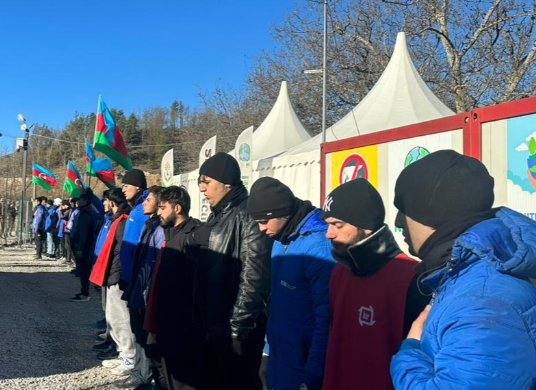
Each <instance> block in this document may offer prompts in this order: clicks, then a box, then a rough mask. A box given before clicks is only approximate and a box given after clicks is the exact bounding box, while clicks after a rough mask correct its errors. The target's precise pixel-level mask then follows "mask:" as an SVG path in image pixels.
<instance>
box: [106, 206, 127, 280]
mask: <svg viewBox="0 0 536 390" xmlns="http://www.w3.org/2000/svg"><path fill="white" fill-rule="evenodd" d="M129 211H130V209H129V207H128V206H127V205H126V204H125V206H124V207H119V209H118V210H117V212H116V213H115V214H114V215H112V216H111V217H110V224H112V223H113V222H114V221H115V220H116V219H117V218H119V216H120V215H122V214H128V212H129ZM125 226H126V220H122V221H120V222H119V224H118V225H117V230H116V231H115V237H114V242H113V244H112V248H111V251H110V256H111V258H110V260H109V261H108V268H107V270H106V274H105V277H104V286H113V285H114V284H117V283H119V280H120V279H121V265H122V263H121V257H120V253H121V247H122V244H123V237H124V233H125ZM107 239H109V238H108V237H107Z"/></svg>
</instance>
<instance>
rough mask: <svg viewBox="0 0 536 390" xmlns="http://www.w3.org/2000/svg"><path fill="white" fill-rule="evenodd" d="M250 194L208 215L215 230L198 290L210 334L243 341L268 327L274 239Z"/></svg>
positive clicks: (201, 259) (201, 267)
mask: <svg viewBox="0 0 536 390" xmlns="http://www.w3.org/2000/svg"><path fill="white" fill-rule="evenodd" d="M247 198H248V195H247V191H246V190H245V189H244V190H243V191H241V192H239V193H238V194H237V195H236V196H234V197H233V198H232V199H231V200H230V202H228V203H227V204H225V205H224V206H223V207H218V208H217V211H215V210H213V213H212V214H211V215H210V216H209V218H208V220H207V225H211V231H210V237H209V240H208V248H205V251H206V253H204V254H201V255H200V256H199V257H198V271H197V277H198V279H197V280H198V282H197V283H196V284H197V285H196V292H195V293H196V301H197V302H200V304H199V307H200V310H201V311H202V312H201V313H200V315H201V318H202V321H203V325H204V327H205V329H206V330H207V332H208V334H209V336H210V335H214V336H218V335H229V334H230V335H231V336H232V337H233V338H235V339H237V340H244V339H246V338H247V337H248V335H249V334H250V332H251V331H253V330H254V329H255V328H256V327H258V329H259V330H261V329H262V330H264V327H265V323H266V307H267V304H268V300H269V297H270V287H271V286H270V258H271V249H272V241H271V240H270V239H269V238H268V237H267V236H266V235H265V234H263V233H261V232H260V230H259V228H258V225H257V222H255V221H254V220H253V219H252V218H251V217H250V215H249V214H248V212H247V210H246V203H247ZM222 202H223V201H222ZM199 231H201V229H200V230H199ZM194 236H195V234H194V235H192V237H194Z"/></svg>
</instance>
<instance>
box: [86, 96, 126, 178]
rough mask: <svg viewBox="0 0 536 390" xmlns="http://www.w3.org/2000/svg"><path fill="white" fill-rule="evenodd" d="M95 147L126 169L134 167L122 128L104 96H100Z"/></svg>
mask: <svg viewBox="0 0 536 390" xmlns="http://www.w3.org/2000/svg"><path fill="white" fill-rule="evenodd" d="M93 148H94V149H95V150H98V151H99V152H101V153H103V154H105V155H106V156H108V157H110V159H112V160H113V161H115V162H116V163H118V164H119V165H121V166H122V167H123V168H125V169H126V170H129V169H132V160H131V159H130V156H129V154H128V151H127V147H126V146H125V141H123V136H122V135H121V130H120V129H119V126H117V124H116V123H115V120H114V118H113V116H112V113H111V112H110V110H109V109H108V107H107V106H106V103H104V100H103V99H102V96H99V107H98V112H97V126H96V128H95V138H94V140H93Z"/></svg>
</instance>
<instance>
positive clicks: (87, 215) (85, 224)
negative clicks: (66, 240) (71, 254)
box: [71, 205, 95, 260]
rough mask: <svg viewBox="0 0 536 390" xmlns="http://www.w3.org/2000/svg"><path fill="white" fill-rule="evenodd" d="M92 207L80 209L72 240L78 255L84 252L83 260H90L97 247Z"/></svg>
mask: <svg viewBox="0 0 536 390" xmlns="http://www.w3.org/2000/svg"><path fill="white" fill-rule="evenodd" d="M91 207H92V206H91V205H87V206H84V207H82V208H80V214H78V218H77V221H76V229H75V232H74V236H73V237H72V238H71V240H72V243H73V245H74V247H75V248H76V253H75V255H76V254H77V253H80V252H82V257H81V258H82V259H85V260H89V259H90V257H89V255H90V254H91V253H92V252H93V246H94V245H95V221H94V218H93V214H92V213H91Z"/></svg>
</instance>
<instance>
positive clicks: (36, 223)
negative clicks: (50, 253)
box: [32, 196, 47, 260]
mask: <svg viewBox="0 0 536 390" xmlns="http://www.w3.org/2000/svg"><path fill="white" fill-rule="evenodd" d="M36 200H37V207H36V208H35V211H34V217H33V220H32V231H33V232H34V234H35V250H36V254H35V259H36V260H41V258H42V257H41V255H42V254H43V251H44V249H45V247H44V246H45V245H46V239H47V233H46V231H45V221H46V217H47V209H46V207H45V204H46V202H47V198H46V197H45V196H40V197H38V198H37V199H36Z"/></svg>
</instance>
